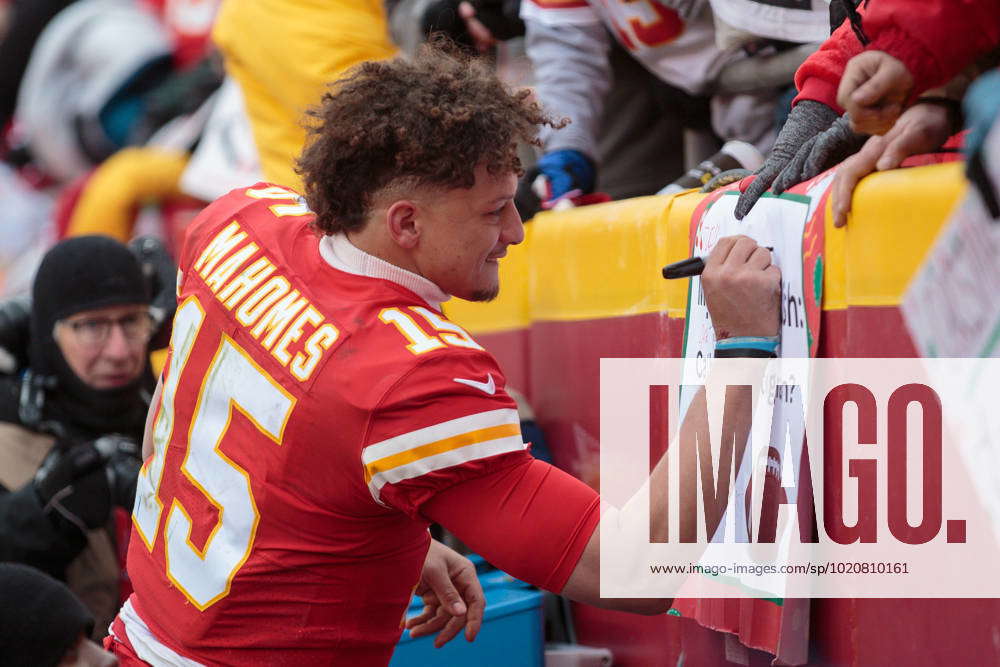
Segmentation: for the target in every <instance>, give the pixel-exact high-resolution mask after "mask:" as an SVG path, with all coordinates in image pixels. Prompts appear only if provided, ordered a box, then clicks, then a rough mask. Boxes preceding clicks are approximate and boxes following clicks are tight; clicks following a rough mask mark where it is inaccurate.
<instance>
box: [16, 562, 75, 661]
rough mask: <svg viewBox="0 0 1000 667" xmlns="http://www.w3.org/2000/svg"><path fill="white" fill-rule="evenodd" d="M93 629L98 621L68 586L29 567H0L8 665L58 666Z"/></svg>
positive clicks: (17, 565) (18, 565)
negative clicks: (82, 637)
mask: <svg viewBox="0 0 1000 667" xmlns="http://www.w3.org/2000/svg"><path fill="white" fill-rule="evenodd" d="M93 629H94V618H93V616H91V615H90V612H89V611H87V609H86V607H84V606H83V604H82V603H81V602H80V601H79V600H78V599H77V598H76V596H75V595H73V593H71V592H70V590H69V589H68V588H66V585H65V584H63V583H61V582H59V581H56V580H55V579H53V578H52V577H50V576H48V575H47V574H43V573H42V572H40V571H38V570H36V569H35V568H33V567H29V566H27V565H20V564H17V563H0V657H2V662H3V664H4V665H38V667H47V666H48V665H58V664H59V661H60V660H62V658H63V656H64V655H66V652H67V651H69V650H70V648H72V647H73V645H74V644H76V642H77V641H79V639H80V634H81V633H83V635H84V636H86V637H88V638H89V637H90V633H91V632H92V631H93Z"/></svg>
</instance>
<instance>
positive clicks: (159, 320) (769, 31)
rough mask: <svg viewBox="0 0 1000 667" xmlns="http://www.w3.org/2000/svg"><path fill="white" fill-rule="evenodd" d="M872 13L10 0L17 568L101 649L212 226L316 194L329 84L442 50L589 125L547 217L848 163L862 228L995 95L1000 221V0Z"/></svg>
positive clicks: (527, 200)
mask: <svg viewBox="0 0 1000 667" xmlns="http://www.w3.org/2000/svg"><path fill="white" fill-rule="evenodd" d="M858 4H860V3H855V2H851V1H849V0H847V1H844V0H834V1H833V2H826V1H824V0H813V1H812V2H800V3H794V2H768V1H766V0H643V1H640V2H624V1H621V2H618V1H611V2H587V1H584V0H579V1H575V2H551V1H546V0H523V2H518V0H467V1H462V2H459V1H458V0H396V1H391V0H390V1H389V2H387V3H386V4H385V5H383V3H382V2H381V1H380V0H350V1H343V0H341V1H331V2H327V3H296V2H294V1H292V0H227V1H225V2H224V1H222V0H76V1H75V2H74V1H72V0H0V131H2V136H0V294H2V295H5V296H7V297H24V296H25V295H29V294H30V299H28V298H13V299H11V300H8V301H7V302H5V304H4V305H3V307H2V308H0V365H2V367H3V369H2V370H3V371H4V375H3V376H2V377H0V380H2V383H0V393H2V396H0V426H2V427H7V426H9V427H11V429H12V430H11V431H10V432H7V430H2V431H0V457H2V458H3V460H5V461H7V463H4V464H3V465H2V466H0V472H2V475H0V494H2V495H0V557H2V560H13V561H20V562H24V563H27V564H30V565H33V566H35V567H38V568H39V569H41V570H43V571H45V572H47V573H48V574H50V575H52V576H53V577H56V578H58V579H61V580H64V581H67V582H68V583H69V585H70V587H71V588H73V590H74V592H75V593H76V594H77V595H78V596H80V598H81V599H83V600H84V602H85V603H86V604H87V606H88V607H89V610H90V613H91V614H93V616H94V617H95V618H96V619H97V624H96V626H95V629H94V637H95V638H96V637H100V636H103V634H104V629H105V628H106V627H107V621H108V620H109V618H110V616H109V614H110V615H113V614H114V613H115V611H116V609H117V606H118V604H119V603H120V601H121V600H122V599H124V597H125V596H127V593H128V582H127V580H126V579H124V578H123V574H122V571H123V570H122V566H123V563H122V562H121V560H122V554H123V553H124V551H123V545H122V544H121V542H122V540H125V539H127V535H128V519H127V512H128V511H129V510H130V508H131V504H132V498H131V494H133V493H134V482H135V475H136V470H137V467H138V463H139V461H138V447H137V443H138V442H139V441H140V440H141V433H142V426H143V422H144V420H145V415H146V410H147V408H148V405H149V400H150V396H149V394H150V392H151V390H152V386H153V384H154V382H153V377H154V372H153V369H152V368H151V367H150V365H149V362H148V358H149V353H150V352H151V351H152V350H155V349H157V348H161V347H163V346H164V344H165V340H164V336H163V335H161V334H162V333H163V331H164V330H169V323H170V317H171V314H172V312H173V307H174V305H173V303H172V301H173V292H172V272H173V271H174V270H175V269H174V267H173V264H172V259H171V258H172V256H174V255H175V254H176V253H177V252H178V251H179V248H180V244H181V243H182V242H183V231H184V227H185V225H186V223H187V222H188V221H190V219H191V218H192V217H193V216H194V215H195V214H196V213H197V212H198V211H199V210H200V209H201V208H203V207H204V206H205V205H206V204H207V203H208V202H210V201H212V200H213V199H215V198H216V197H219V196H221V195H223V194H224V193H225V192H227V191H228V190H230V189H231V188H234V187H236V186H239V185H246V184H252V183H255V182H257V181H261V180H264V181H269V182H273V183H277V184H280V185H284V186H288V187H292V188H299V187H300V186H301V183H300V178H299V175H298V174H297V173H296V171H295V158H296V156H297V155H298V153H299V151H300V149H301V147H302V145H303V143H304V141H305V140H306V128H307V126H308V123H309V121H308V117H307V116H305V115H304V112H305V111H306V110H308V109H309V108H311V107H313V106H315V105H316V104H317V103H318V102H319V100H320V97H321V96H322V94H323V91H324V88H325V86H326V85H327V84H328V83H329V82H331V81H334V80H336V79H337V78H338V77H339V76H340V75H342V74H343V73H344V72H345V71H347V70H348V69H349V68H350V67H352V66H354V65H355V64H357V63H359V62H362V61H365V60H369V59H381V58H389V57H393V56H395V55H396V54H397V53H399V52H400V51H402V52H404V53H406V52H412V51H413V50H414V49H416V48H417V47H418V45H419V44H420V43H421V42H422V41H424V40H426V39H427V38H428V36H430V35H432V34H435V33H444V34H446V35H447V36H448V37H449V38H450V39H451V40H453V41H454V42H456V43H457V44H459V45H462V46H463V47H464V48H467V49H470V50H473V51H476V52H478V53H481V54H482V55H483V57H486V58H491V59H493V61H494V62H495V63H496V66H497V68H498V69H499V71H500V72H501V74H502V76H503V77H504V78H505V79H506V80H507V81H508V82H509V83H510V85H512V86H531V87H532V88H533V89H534V94H535V96H536V99H537V100H538V101H539V102H540V103H541V104H542V105H543V106H544V107H545V108H546V109H547V110H548V111H550V112H551V113H552V114H553V115H554V116H556V117H557V118H566V119H568V121H569V122H568V123H565V124H563V125H564V126H563V127H561V128H559V129H549V128H547V129H546V130H545V131H544V132H543V134H542V135H541V136H540V137H539V143H538V145H537V146H525V147H523V150H522V151H521V153H522V163H523V165H524V167H525V174H524V176H523V177H522V181H521V185H520V187H519V189H518V199H517V203H518V208H519V211H520V213H521V216H522V218H524V219H525V220H528V219H530V218H531V217H532V216H533V215H534V214H535V213H536V212H537V211H539V210H541V209H550V208H559V207H564V206H574V205H575V206H579V205H586V204H589V203H593V202H599V201H606V200H607V199H609V198H610V199H621V198H627V197H633V196H639V195H649V194H655V193H657V192H662V193H665V194H669V193H673V192H677V191H680V190H683V189H686V188H690V187H702V186H707V187H711V186H712V185H713V184H719V183H724V182H733V181H734V180H738V179H741V178H744V177H746V176H748V175H749V174H750V173H751V172H755V173H756V178H755V179H753V180H750V179H748V180H747V181H746V183H747V186H746V187H744V188H743V189H744V192H743V194H742V196H741V198H740V202H739V205H738V207H737V217H743V216H745V215H746V214H747V213H748V212H749V211H750V210H751V208H752V206H753V204H754V202H755V201H756V199H757V198H758V197H759V196H760V195H761V194H762V193H763V192H764V191H766V190H769V189H770V190H771V191H772V192H775V193H780V192H782V191H784V190H786V189H788V188H789V187H791V186H793V185H795V184H797V183H800V182H802V181H804V180H807V179H809V178H812V177H813V176H816V175H817V174H819V173H821V172H823V171H825V170H826V169H828V168H830V167H832V166H834V165H837V164H838V163H844V164H843V165H842V167H841V169H840V170H839V171H838V176H837V182H836V185H835V191H834V214H835V217H836V224H838V225H843V224H845V223H846V221H847V219H848V218H847V216H848V214H849V211H850V201H851V197H850V193H851V191H852V190H853V187H854V185H855V184H856V183H857V182H858V181H859V180H860V179H861V178H863V177H864V176H865V175H867V174H868V173H871V172H872V171H875V170H887V169H892V168H895V167H898V166H899V165H900V164H901V163H902V162H903V161H904V160H905V159H906V158H908V157H910V156H912V155H917V154H926V153H939V152H947V151H949V150H954V149H955V148H957V147H959V146H961V145H962V138H963V136H964V135H963V134H962V131H963V128H965V127H966V122H965V119H964V116H963V113H962V100H963V98H964V97H965V96H966V93H967V91H968V89H969V87H970V85H972V84H973V82H974V81H976V80H977V79H981V81H980V83H979V84H978V85H977V87H976V96H975V97H974V104H973V107H972V108H973V109H974V110H975V114H974V117H973V118H972V119H971V120H972V121H973V123H972V124H973V127H972V133H971V135H969V136H968V138H966V139H965V146H966V149H967V150H968V152H969V154H971V155H972V156H973V158H972V159H971V160H970V161H969V164H970V172H969V173H970V178H971V179H972V180H973V181H974V182H975V183H976V184H977V185H978V186H979V187H980V189H981V190H982V192H983V195H982V196H983V198H984V201H986V202H987V204H988V205H989V204H990V203H991V202H992V208H991V210H994V211H996V213H995V214H994V217H997V214H1000V209H998V207H997V204H996V199H997V195H996V190H995V185H994V184H991V183H990V182H989V179H988V178H987V176H986V172H985V170H984V169H982V168H981V166H980V167H979V168H978V169H977V168H976V165H977V164H981V161H982V156H981V155H979V154H978V153H977V150H979V148H980V147H981V146H982V143H983V140H984V137H985V134H986V132H987V131H988V129H989V127H990V126H991V124H992V121H993V118H994V117H995V114H996V108H997V106H998V100H997V97H998V96H1000V93H998V89H1000V85H998V82H997V75H996V72H994V71H992V68H994V67H995V66H996V57H995V56H996V47H997V45H998V42H1000V2H991V1H987V0H977V1H971V0H970V1H966V2H954V3H947V2H941V1H934V2H926V3H924V2H922V3H906V2H902V1H901V0H870V2H866V3H865V5H863V6H861V7H857V6H856V5H858ZM947 4H952V5H953V6H952V7H951V8H947V7H945V5H947ZM959 5H960V6H961V11H955V6H959ZM915 6H919V7H915ZM831 33H832V36H831ZM984 74H985V76H983V75H984ZM845 112H847V113H845ZM95 235H101V236H95ZM70 237H80V238H79V239H76V240H75V242H70V243H68V244H66V243H62V244H59V245H55V244H56V243H57V241H59V240H60V239H66V238H70ZM108 237H110V238H108ZM112 239H113V240H112ZM129 241H133V242H132V243H131V245H130V246H126V245H124V244H125V243H128V242H129ZM54 245H55V248H53V246H54ZM50 248H51V250H50ZM43 257H44V261H43ZM39 266H40V267H41V268H39ZM67 286H72V289H68V288H67ZM109 309H110V311H111V312H110V314H109ZM95 313H96V315H95ZM63 330H65V331H64V335H63V334H60V333H59V332H62V331H63ZM74 345H75V346H76V348H75V347H74ZM116 346H117V347H116ZM77 348H79V349H77ZM78 360H82V361H78ZM95 368H96V369H97V370H94V369H95ZM107 369H110V370H107ZM102 373H103V375H102ZM107 377H112V378H113V379H112V380H107ZM3 433H6V435H2V434H3ZM15 450H16V451H15ZM13 461H16V465H15V463H13ZM130 484H131V488H130ZM102 624H103V625H102ZM91 625H92V622H91V623H90V624H86V623H84V624H82V625H81V623H79V622H77V625H76V626H74V627H77V628H78V627H83V626H86V627H87V628H90V627H91ZM77 631H79V630H77Z"/></svg>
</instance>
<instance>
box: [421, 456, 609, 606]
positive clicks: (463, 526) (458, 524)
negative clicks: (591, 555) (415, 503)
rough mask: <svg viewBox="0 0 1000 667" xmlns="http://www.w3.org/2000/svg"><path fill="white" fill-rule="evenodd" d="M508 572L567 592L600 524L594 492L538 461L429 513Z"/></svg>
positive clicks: (464, 490) (438, 498)
mask: <svg viewBox="0 0 1000 667" xmlns="http://www.w3.org/2000/svg"><path fill="white" fill-rule="evenodd" d="M421 510H422V513H423V515H424V517H426V518H427V519H429V520H431V521H434V522H436V523H440V524H441V525H442V526H444V527H445V528H447V529H448V530H450V531H451V532H453V533H455V535H457V536H458V537H459V539H461V540H462V541H463V542H465V543H466V544H467V545H468V546H469V547H471V548H472V549H473V550H474V551H475V552H476V553H478V554H480V555H482V556H483V557H484V558H485V559H486V560H488V561H489V562H490V563H492V564H493V565H495V566H497V567H498V568H500V569H501V570H503V571H504V572H506V573H508V574H510V575H512V576H514V577H517V578H518V579H521V580H523V581H527V582H528V583H530V584H534V585H535V586H538V587H539V588H544V589H546V590H549V591H553V592H555V593H558V592H560V591H561V590H562V589H563V586H565V585H566V581H567V580H568V579H569V577H570V575H571V574H572V573H573V570H574V569H575V568H576V564H577V562H578V561H579V560H580V556H582V555H583V550H584V549H585V548H586V546H587V543H588V542H589V541H590V537H591V535H593V533H594V529H595V528H596V527H597V522H598V519H599V518H600V497H599V496H598V495H597V493H596V492H595V491H594V490H593V489H591V488H590V487H589V486H587V485H586V484H584V483H583V482H581V481H580V480H578V479H576V478H575V477H571V476H570V475H568V474H566V473H565V472H563V471H561V470H559V469H558V468H554V467H552V466H550V465H549V464H547V463H543V462H542V461H538V460H536V459H530V458H525V459H524V460H523V461H521V463H519V464H518V465H515V466H510V467H508V468H505V469H503V470H500V471H497V472H494V473H493V474H491V475H485V476H482V477H478V478H475V479H472V480H469V481H467V482H463V483H461V484H456V485H455V486H452V487H450V488H448V489H446V490H444V491H441V492H439V493H437V494H436V495H435V496H434V497H433V498H432V499H431V500H430V501H428V502H427V503H425V504H424V505H423V507H422V508H421Z"/></svg>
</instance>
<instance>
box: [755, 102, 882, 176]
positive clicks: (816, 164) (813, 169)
mask: <svg viewBox="0 0 1000 667" xmlns="http://www.w3.org/2000/svg"><path fill="white" fill-rule="evenodd" d="M866 141H868V135H867V134H858V133H857V132H854V131H853V130H851V119H850V118H849V117H848V115H847V114H844V115H843V116H841V117H840V118H838V119H837V120H835V121H834V122H833V125H831V126H830V127H829V128H827V129H826V130H825V131H824V132H822V133H821V134H818V135H816V136H815V137H813V138H812V139H810V140H809V141H807V142H806V143H805V144H803V145H802V148H800V149H799V152H798V153H796V154H795V157H794V158H792V161H791V162H789V163H788V166H787V167H785V168H784V170H783V171H782V172H781V173H780V174H778V177H777V178H776V179H774V185H772V186H771V191H772V192H773V193H774V194H776V195H780V194H781V193H782V192H784V191H785V190H787V189H788V188H790V187H792V186H793V185H795V184H797V183H801V182H803V181H808V180H809V179H810V178H813V177H814V176H816V175H817V174H821V173H822V172H824V171H826V170H827V169H829V168H830V167H832V166H833V165H835V164H837V163H839V162H843V161H844V160H846V159H847V158H849V157H850V156H852V155H854V154H855V153H857V152H858V151H859V150H861V147H862V146H864V145H865V142H866Z"/></svg>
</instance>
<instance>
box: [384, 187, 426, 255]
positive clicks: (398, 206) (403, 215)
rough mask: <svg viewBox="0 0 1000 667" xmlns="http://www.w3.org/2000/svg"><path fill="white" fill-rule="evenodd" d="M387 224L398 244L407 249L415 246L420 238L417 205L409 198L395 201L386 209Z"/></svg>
mask: <svg viewBox="0 0 1000 667" xmlns="http://www.w3.org/2000/svg"><path fill="white" fill-rule="evenodd" d="M385 226H386V229H387V230H388V232H389V236H390V237H392V240H393V241H395V242H396V244H397V245H399V246H400V247H402V248H406V249H410V248H413V247H415V246H416V245H417V241H418V240H419V238H420V226H419V225H417V205H416V204H414V203H413V202H412V201H410V200H408V199H400V200H399V201H396V202H393V203H392V205H390V206H389V208H387V209H386V211H385Z"/></svg>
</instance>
